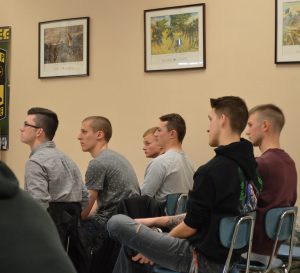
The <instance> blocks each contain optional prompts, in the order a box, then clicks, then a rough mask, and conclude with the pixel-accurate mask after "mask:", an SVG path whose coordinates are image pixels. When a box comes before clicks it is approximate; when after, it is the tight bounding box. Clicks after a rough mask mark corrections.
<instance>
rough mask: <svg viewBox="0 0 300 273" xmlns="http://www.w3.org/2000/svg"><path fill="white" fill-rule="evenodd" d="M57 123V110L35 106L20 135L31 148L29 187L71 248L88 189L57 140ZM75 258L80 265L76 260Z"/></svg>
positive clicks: (26, 184) (67, 245)
mask: <svg viewBox="0 0 300 273" xmlns="http://www.w3.org/2000/svg"><path fill="white" fill-rule="evenodd" d="M57 127H58V118H57V115H56V113H54V112H53V111H51V110H49V109H45V108H39V107H35V108H31V109H29V110H28V112H27V117H26V120H25V122H24V125H23V126H22V128H21V129H20V132H21V135H20V139H21V141H22V142H23V143H25V144H27V145H28V146H29V147H30V149H31V153H30V156H29V159H28V160H27V162H26V166H25V190H26V191H27V192H28V193H29V194H30V195H31V196H32V197H33V198H34V199H35V200H36V201H37V202H38V203H39V204H40V205H41V206H42V207H44V208H45V209H47V211H48V212H49V214H50V215H51V217H52V219H53V220H54V222H55V224H56V227H57V229H58V232H59V235H60V238H61V241H62V243H63V245H64V247H65V249H68V248H69V247H71V245H72V244H73V242H72V241H70V240H69V239H70V232H71V229H72V228H73V227H74V228H76V227H77V226H78V221H79V219H80V213H81V210H82V209H83V208H84V207H85V206H86V204H87V202H88V191H87V189H86V187H85V185H84V183H83V180H82V177H81V173H80V171H79V168H78V167H77V165H76V164H75V163H74V162H73V161H72V160H71V159H70V158H68V157H67V156H66V155H65V154H64V153H62V152H61V151H59V150H58V149H57V148H56V146H55V143H54V142H53V138H54V135H55V132H56V129H57ZM75 243H76V242H75ZM70 256H71V255H70ZM71 259H72V257H71ZM73 261H74V264H75V267H76V260H73Z"/></svg>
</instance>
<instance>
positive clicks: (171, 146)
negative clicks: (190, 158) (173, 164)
mask: <svg viewBox="0 0 300 273" xmlns="http://www.w3.org/2000/svg"><path fill="white" fill-rule="evenodd" d="M169 150H173V151H177V152H180V151H182V144H181V143H178V142H177V143H169V144H168V145H166V146H165V151H169Z"/></svg>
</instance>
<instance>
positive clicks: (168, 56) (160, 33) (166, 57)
mask: <svg viewBox="0 0 300 273" xmlns="http://www.w3.org/2000/svg"><path fill="white" fill-rule="evenodd" d="M144 40H145V44H144V46H145V52H144V54H145V67H144V70H145V72H152V71H164V70H167V71H168V70H182V69H203V68H205V67H206V60H205V4H195V5H187V6H176V7H169V8H160V9H151V10H145V11H144Z"/></svg>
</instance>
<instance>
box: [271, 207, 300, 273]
mask: <svg viewBox="0 0 300 273" xmlns="http://www.w3.org/2000/svg"><path fill="white" fill-rule="evenodd" d="M297 211H298V209H297V207H284V208H273V209H270V210H268V211H267V213H266V216H265V231H266V234H267V236H268V237H269V238H270V239H271V240H273V241H274V244H273V250H272V254H271V256H270V259H269V263H268V266H267V269H266V270H269V269H270V268H271V264H272V260H273V258H274V256H275V255H276V251H277V244H278V241H285V240H289V244H288V245H289V255H288V264H287V265H285V269H286V271H287V272H288V271H289V269H290V267H291V264H292V249H293V237H294V230H295V224H296V217H297Z"/></svg>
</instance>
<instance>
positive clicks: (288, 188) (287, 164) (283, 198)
mask: <svg viewBox="0 0 300 273" xmlns="http://www.w3.org/2000/svg"><path fill="white" fill-rule="evenodd" d="M256 161H257V164H258V171H259V173H260V175H261V177H262V180H263V190H262V192H261V194H260V195H259V198H258V211H257V216H256V222H255V229H254V235H253V247H252V251H253V252H255V253H257V254H261V255H268V256H269V255H271V251H272V247H273V242H272V241H271V240H270V239H269V238H268V237H267V235H266V234H265V220H264V216H265V213H266V212H267V211H268V210H269V209H271V208H274V207H288V206H294V204H295V202H296V199H297V171H296V167H295V162H294V161H293V159H292V158H291V157H290V156H289V155H288V154H287V153H286V152H285V151H283V150H281V149H269V150H267V151H266V152H264V153H263V154H262V155H261V156H260V157H258V158H256Z"/></svg>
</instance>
